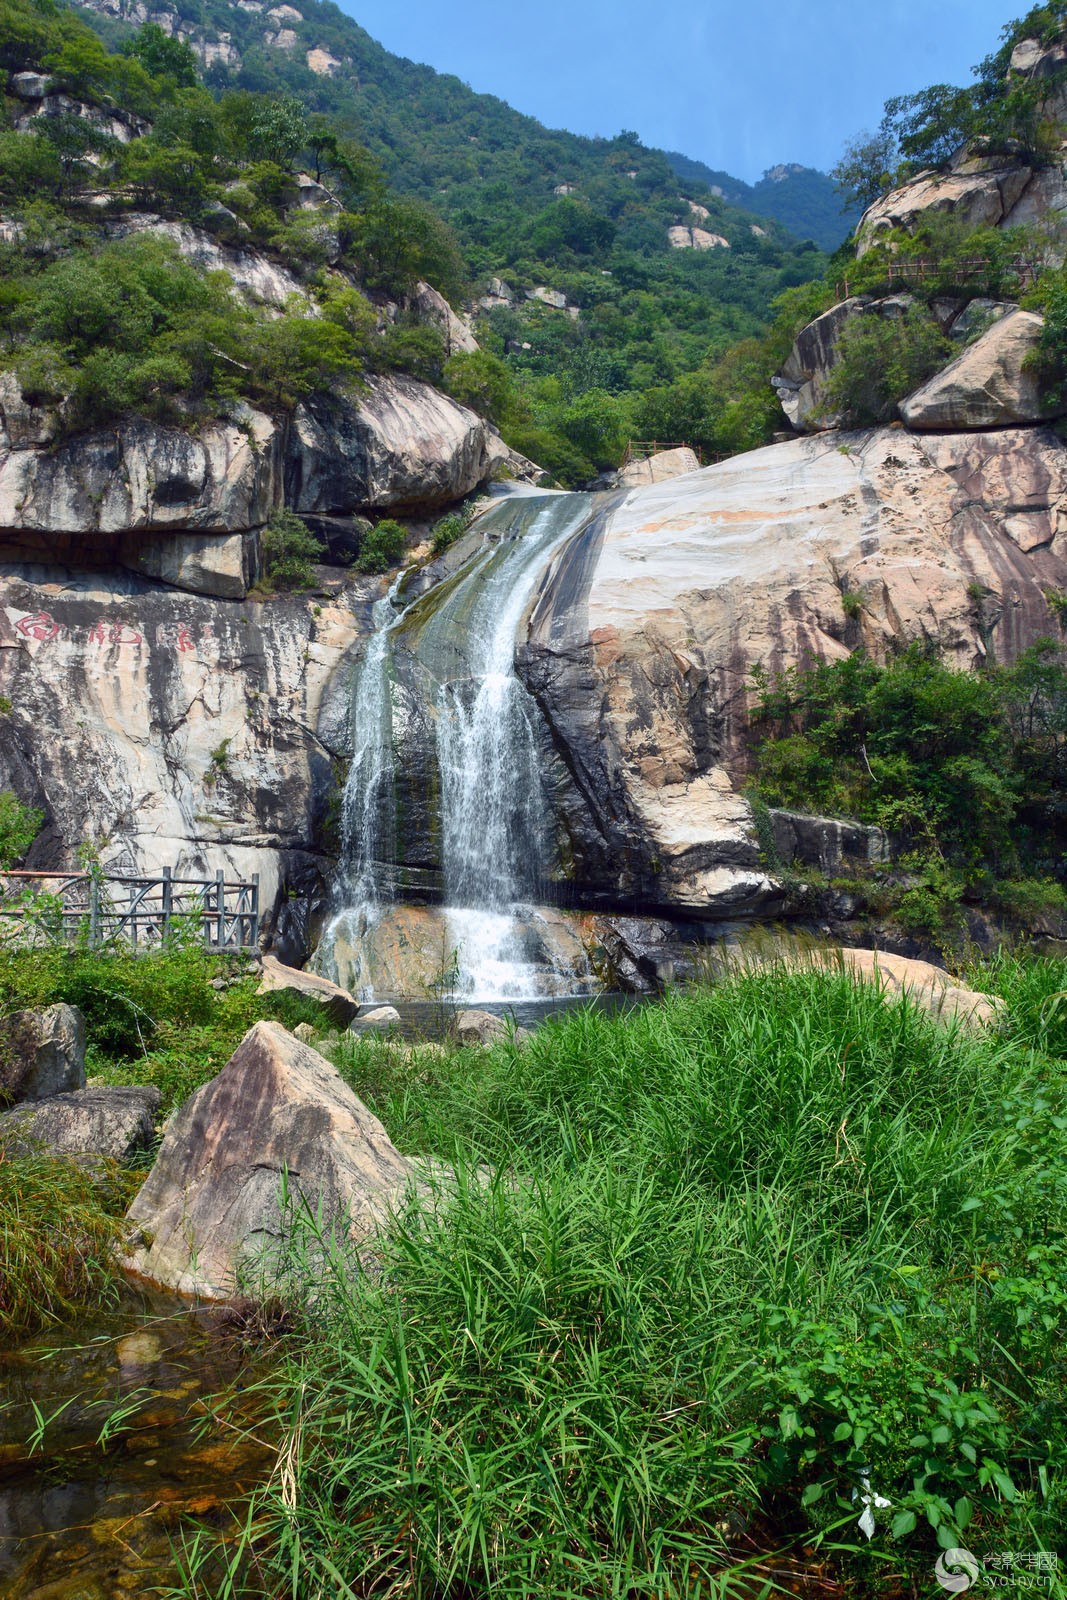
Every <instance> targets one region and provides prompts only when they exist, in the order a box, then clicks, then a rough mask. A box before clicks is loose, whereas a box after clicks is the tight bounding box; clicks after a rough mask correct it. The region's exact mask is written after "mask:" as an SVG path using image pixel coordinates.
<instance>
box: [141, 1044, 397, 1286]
mask: <svg viewBox="0 0 1067 1600" xmlns="http://www.w3.org/2000/svg"><path fill="white" fill-rule="evenodd" d="M411 1177H412V1169H411V1168H410V1167H409V1165H408V1163H407V1162H406V1161H405V1160H404V1158H403V1157H402V1156H401V1155H400V1153H399V1152H398V1151H397V1150H396V1149H395V1147H394V1146H393V1144H392V1143H391V1142H390V1139H389V1136H388V1134H387V1133H386V1131H385V1129H384V1128H383V1127H382V1125H381V1123H380V1122H379V1121H378V1119H377V1117H374V1116H372V1115H371V1113H370V1112H369V1111H368V1110H367V1108H366V1106H365V1105H363V1103H362V1102H361V1101H360V1100H357V1098H356V1096H355V1095H354V1094H353V1093H352V1091H351V1090H350V1089H349V1088H348V1087H347V1085H346V1084H345V1083H344V1081H343V1079H342V1078H341V1076H340V1074H339V1073H338V1072H337V1071H336V1070H335V1069H334V1068H333V1067H332V1066H331V1065H330V1063H329V1062H328V1061H326V1060H324V1058H323V1057H322V1056H320V1055H317V1054H316V1052H315V1051H314V1050H312V1049H311V1048H310V1047H309V1046H308V1045H306V1044H302V1043H301V1042H300V1040H299V1039H295V1038H294V1037H293V1036H292V1034H290V1033H286V1031H285V1029H284V1028H282V1027H280V1026H279V1025H278V1024H277V1023H274V1022H257V1023H256V1025H255V1027H254V1028H252V1029H251V1030H250V1032H249V1033H247V1034H246V1035H245V1037H244V1039H243V1040H242V1041H241V1044H240V1045H239V1046H238V1048H237V1050H236V1051H235V1053H234V1054H233V1056H231V1058H230V1060H229V1061H228V1062H227V1064H226V1066H225V1067H224V1068H223V1070H222V1071H221V1072H220V1073H219V1075H218V1077H217V1078H213V1079H212V1081H211V1082H210V1083H208V1084H205V1085H204V1087H203V1088H201V1089H198V1090H197V1092H196V1093H195V1094H194V1095H193V1096H192V1098H191V1099H190V1100H188V1101H187V1102H186V1103H185V1105H184V1106H182V1108H181V1110H180V1111H178V1112H177V1114H176V1115H175V1116H174V1118H173V1119H172V1121H171V1122H170V1124H169V1126H168V1129H167V1133H166V1136H165V1138H164V1140H163V1145H162V1148H161V1149H160V1152H159V1156H158V1158H157V1160H156V1164H155V1166H154V1167H153V1168H152V1171H151V1172H150V1174H149V1176H148V1179H147V1181H146V1182H145V1184H144V1186H143V1188H142V1189H141V1190H140V1192H139V1193H138V1194H137V1196H136V1198H135V1199H134V1201H133V1204H132V1205H131V1207H130V1210H129V1220H130V1221H131V1222H132V1223H134V1224H136V1225H137V1226H138V1227H139V1228H140V1229H141V1230H142V1231H143V1233H144V1236H145V1240H146V1242H145V1243H144V1244H142V1245H141V1246H140V1247H138V1248H137V1249H136V1250H135V1251H134V1252H133V1253H132V1255H131V1257H130V1261H129V1265H130V1267H131V1269H132V1270H133V1271H135V1272H136V1273H138V1274H139V1275H140V1276H142V1277H144V1278H147V1279H148V1280H149V1281H150V1282H153V1283H157V1284H161V1285H163V1286H164V1287H166V1288H168V1289H174V1290H177V1291H178V1292H179V1293H182V1294H196V1295H201V1296H203V1297H205V1298H208V1299H225V1298H228V1297H230V1296H232V1295H234V1294H235V1293H237V1292H239V1291H240V1290H241V1289H256V1288H257V1287H259V1286H260V1285H261V1284H263V1283H267V1284H269V1283H270V1281H271V1279H272V1276H273V1275H274V1274H275V1273H277V1271H278V1270H279V1267H280V1265H281V1262H282V1258H283V1255H284V1250H285V1246H286V1243H287V1240H288V1238H289V1237H290V1234H291V1230H292V1228H293V1221H294V1216H295V1215H297V1214H298V1213H299V1212H301V1211H304V1212H305V1214H306V1215H307V1216H309V1217H310V1218H311V1219H315V1218H316V1217H320V1218H321V1224H322V1228H323V1229H324V1230H325V1233H326V1235H327V1236H329V1235H335V1236H336V1237H338V1238H339V1239H340V1240H343V1241H347V1242H350V1243H352V1244H354V1245H357V1246H358V1245H359V1244H361V1243H363V1242H364V1241H365V1240H366V1239H367V1237H368V1236H369V1235H370V1234H371V1233H372V1232H373V1231H374V1229H375V1228H377V1227H378V1226H380V1225H381V1223H383V1222H384V1221H385V1219H386V1218H387V1217H388V1215H389V1213H390V1210H391V1209H392V1207H394V1206H395V1205H396V1203H397V1202H398V1201H399V1200H400V1198H401V1197H402V1196H403V1194H404V1191H405V1189H406V1188H407V1186H408V1185H409V1183H410V1181H411Z"/></svg>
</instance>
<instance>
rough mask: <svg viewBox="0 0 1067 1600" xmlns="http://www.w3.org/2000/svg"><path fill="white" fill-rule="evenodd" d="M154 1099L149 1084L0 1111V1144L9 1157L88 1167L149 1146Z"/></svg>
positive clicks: (108, 1088)
mask: <svg viewBox="0 0 1067 1600" xmlns="http://www.w3.org/2000/svg"><path fill="white" fill-rule="evenodd" d="M160 1098H161V1096H160V1093H159V1090H158V1089H156V1088H154V1087H153V1086H152V1085H151V1084H144V1085H137V1086H117V1085H115V1086H113V1085H108V1084H99V1085H94V1087H93V1088H91V1089H79V1090H77V1091H76V1092H75V1093H73V1094H56V1095H51V1096H50V1097H49V1098H48V1099H47V1100H39V1101H34V1102H32V1103H27V1104H24V1105H20V1106H16V1107H15V1108H14V1110H12V1111H5V1112H4V1113H3V1114H0V1147H2V1148H3V1149H4V1150H5V1151H6V1152H7V1153H8V1154H9V1155H22V1154H30V1153H35V1152H39V1153H41V1154H43V1155H53V1156H71V1157H73V1159H74V1160H76V1161H87V1162H89V1163H90V1165H91V1164H93V1163H94V1162H96V1161H99V1160H100V1159H102V1158H104V1159H106V1158H111V1159H112V1160H114V1161H124V1160H126V1158H127V1157H128V1156H132V1155H135V1154H136V1153H137V1151H138V1150H144V1149H146V1148H147V1146H148V1145H150V1144H151V1142H152V1136H153V1134H154V1132H155V1120H156V1113H157V1112H158V1111H159V1104H160Z"/></svg>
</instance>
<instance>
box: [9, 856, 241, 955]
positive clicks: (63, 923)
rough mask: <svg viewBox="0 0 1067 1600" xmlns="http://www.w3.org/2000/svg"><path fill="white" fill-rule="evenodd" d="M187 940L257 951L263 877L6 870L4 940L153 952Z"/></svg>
mask: <svg viewBox="0 0 1067 1600" xmlns="http://www.w3.org/2000/svg"><path fill="white" fill-rule="evenodd" d="M178 936H184V937H187V938H188V937H190V936H192V937H195V938H197V939H202V940H203V942H204V944H205V945H207V946H208V947H209V948H211V949H213V950H251V949H254V948H255V947H256V945H257V944H258V942H259V875H258V874H257V873H254V874H253V875H252V877H251V878H250V879H249V881H248V882H247V883H243V882H233V881H228V880H227V878H226V876H225V874H224V873H222V872H217V873H216V874H215V876H214V877H213V878H176V877H174V875H173V873H172V871H171V869H170V868H169V867H164V868H163V870H162V871H161V873H160V874H159V876H158V877H154V876H149V875H144V876H140V877H138V876H132V875H131V876H125V875H121V874H120V875H110V874H103V873H98V872H2V873H0V940H3V941H5V942H14V943H16V944H24V943H39V944H43V943H48V944H68V945H73V944H82V943H84V944H88V945H89V946H91V947H94V948H95V947H97V946H99V945H103V944H111V943H125V944H128V945H132V946H133V948H134V949H135V950H138V949H153V948H158V947H159V946H161V945H164V944H166V943H168V941H170V940H171V939H173V938H175V937H178Z"/></svg>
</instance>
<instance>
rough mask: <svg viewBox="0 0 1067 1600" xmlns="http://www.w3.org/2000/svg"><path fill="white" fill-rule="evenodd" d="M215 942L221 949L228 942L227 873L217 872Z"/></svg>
mask: <svg viewBox="0 0 1067 1600" xmlns="http://www.w3.org/2000/svg"><path fill="white" fill-rule="evenodd" d="M215 914H216V923H215V942H216V944H217V945H218V947H219V949H220V950H221V949H223V947H224V946H225V944H226V880H225V874H224V873H222V872H216V874H215Z"/></svg>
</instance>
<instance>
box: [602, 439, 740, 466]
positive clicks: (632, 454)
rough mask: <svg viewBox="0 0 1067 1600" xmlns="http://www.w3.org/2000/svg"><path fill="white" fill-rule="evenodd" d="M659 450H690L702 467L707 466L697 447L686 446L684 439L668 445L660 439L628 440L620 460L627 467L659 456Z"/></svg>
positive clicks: (717, 457) (692, 445)
mask: <svg viewBox="0 0 1067 1600" xmlns="http://www.w3.org/2000/svg"><path fill="white" fill-rule="evenodd" d="M661 450H692V452H693V454H694V455H695V456H696V458H697V460H698V461H699V462H700V465H701V466H702V467H703V466H706V465H707V464H708V463H707V462H706V461H705V459H704V455H703V453H702V452H701V450H700V449H699V448H698V446H697V445H695V444H687V443H686V442H685V440H684V439H681V440H679V439H676V440H674V441H673V442H672V443H670V444H667V443H665V442H664V440H662V439H629V440H627V443H626V453H625V455H624V456H623V458H622V464H623V466H624V467H628V466H629V465H630V463H631V461H647V460H648V458H649V456H656V455H659V453H660V451H661ZM714 459H715V460H717V461H718V460H721V459H722V458H721V457H720V456H716V457H714Z"/></svg>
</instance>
